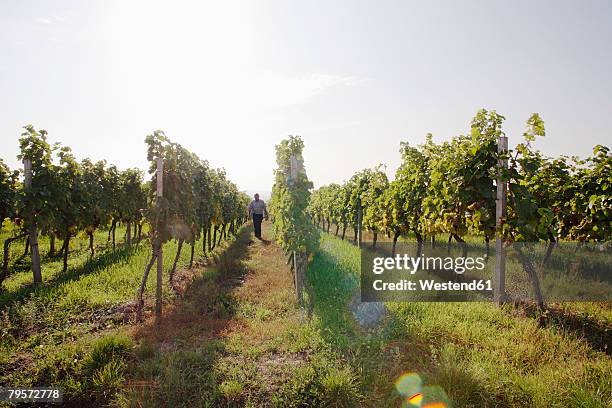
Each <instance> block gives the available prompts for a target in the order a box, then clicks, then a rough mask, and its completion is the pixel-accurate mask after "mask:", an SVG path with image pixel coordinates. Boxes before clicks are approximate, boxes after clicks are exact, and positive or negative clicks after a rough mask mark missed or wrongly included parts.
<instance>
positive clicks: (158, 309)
mask: <svg viewBox="0 0 612 408" xmlns="http://www.w3.org/2000/svg"><path fill="white" fill-rule="evenodd" d="M156 178H157V211H161V199H162V197H163V196H164V160H163V159H162V158H161V157H160V158H158V159H157V177H156ZM157 234H158V236H157V245H156V246H157V289H156V291H155V320H156V322H157V323H159V322H160V321H161V315H162V284H163V267H164V261H163V245H162V242H163V237H162V236H161V232H160V229H159V225H158V228H157Z"/></svg>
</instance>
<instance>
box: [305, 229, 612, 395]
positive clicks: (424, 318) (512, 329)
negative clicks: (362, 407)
mask: <svg viewBox="0 0 612 408" xmlns="http://www.w3.org/2000/svg"><path fill="white" fill-rule="evenodd" d="M358 273H359V250H358V249H357V248H355V247H354V246H352V245H351V244H349V243H347V242H344V241H341V240H339V239H337V238H335V237H332V236H329V235H325V234H323V236H322V238H321V250H320V252H319V253H318V254H317V255H316V256H315V259H314V260H313V262H312V264H311V266H310V270H309V278H310V281H311V282H313V285H314V292H315V299H317V300H318V302H316V303H315V311H317V312H318V314H320V315H321V316H322V320H323V323H324V325H326V326H328V327H329V329H330V330H329V339H328V341H329V342H330V343H332V344H333V345H334V347H336V348H337V349H338V350H340V351H341V352H342V353H343V354H347V355H352V356H353V360H352V361H351V364H352V365H353V366H354V367H355V368H357V369H361V370H358V372H362V373H363V378H362V379H361V380H362V384H364V386H365V389H363V390H362V392H363V393H364V394H365V395H368V396H369V397H370V399H375V398H376V395H377V393H378V392H379V390H384V389H385V387H384V383H385V381H386V382H388V383H393V382H394V381H395V378H393V377H390V376H389V375H384V374H383V378H378V379H377V378H371V375H370V374H369V373H372V370H374V371H376V368H377V362H381V361H382V362H384V361H385V360H387V361H388V366H387V367H386V369H385V370H383V371H382V372H387V373H394V372H395V373H397V372H400V371H404V372H417V373H419V374H420V375H421V376H422V377H423V379H424V381H425V383H427V384H429V385H436V386H439V387H441V388H442V389H443V390H444V391H445V392H446V394H447V395H448V396H449V397H450V399H451V400H452V401H453V405H454V406H465V407H472V406H473V407H485V406H491V407H496V406H507V407H521V406H534V407H566V406H575V407H580V406H600V407H605V406H610V404H612V380H611V379H612V360H611V358H610V357H609V356H608V355H606V354H604V353H602V352H599V351H595V350H593V349H592V348H591V347H590V346H589V344H588V343H587V342H585V341H584V340H583V339H581V338H579V337H578V336H576V335H575V334H573V333H571V332H566V331H563V330H561V329H558V328H556V327H546V328H540V327H538V323H537V321H536V320H534V319H530V318H527V317H519V316H515V314H514V312H513V310H512V309H511V308H510V307H506V308H497V307H495V306H494V305H492V304H490V303H484V302H479V303H388V304H387V307H388V310H389V315H388V317H387V320H386V322H385V324H384V326H383V327H382V328H381V329H380V330H379V331H378V332H377V333H375V334H374V335H372V337H368V335H365V339H368V338H370V341H369V342H367V341H366V343H365V346H366V347H367V350H368V352H367V353H364V354H362V353H360V351H361V350H360V348H359V344H358V343H357V339H360V338H364V336H361V337H360V336H359V335H358V333H356V329H355V328H354V326H353V325H352V324H351V323H350V318H348V317H347V316H346V311H345V310H346V307H345V305H346V302H347V301H348V300H349V298H350V293H351V292H352V291H354V290H356V289H357V287H358V283H357V282H358ZM351 285H353V288H351ZM321 300H322V301H323V303H321ZM377 341H378V342H380V346H379V347H376V344H377ZM390 346H392V347H394V348H395V351H394V358H393V361H389V359H388V356H387V353H386V351H385V350H389V348H390ZM379 373H381V371H379ZM377 382H378V383H379V384H378V387H377V386H376V383H377ZM387 390H388V391H389V392H391V393H392V390H389V388H387ZM390 400H391V399H390V395H388V396H387V398H385V397H384V393H383V394H382V399H380V401H381V405H383V406H384V404H385V403H384V401H387V403H389V402H388V401H390Z"/></svg>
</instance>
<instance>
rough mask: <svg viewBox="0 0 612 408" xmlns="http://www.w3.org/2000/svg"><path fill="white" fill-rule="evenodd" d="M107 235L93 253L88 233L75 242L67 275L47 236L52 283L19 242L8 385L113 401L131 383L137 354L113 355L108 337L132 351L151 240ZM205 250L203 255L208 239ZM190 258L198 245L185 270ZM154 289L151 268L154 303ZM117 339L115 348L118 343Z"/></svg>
mask: <svg viewBox="0 0 612 408" xmlns="http://www.w3.org/2000/svg"><path fill="white" fill-rule="evenodd" d="M106 234H107V233H106V232H105V231H99V232H97V233H96V236H95V242H96V245H97V248H96V250H97V251H96V255H95V256H94V257H93V258H92V257H91V256H90V253H89V251H88V249H87V241H86V239H85V237H78V238H76V239H73V240H72V243H71V252H70V256H69V267H68V270H67V272H65V273H63V272H62V259H61V257H57V258H55V257H54V258H50V257H48V256H47V249H48V239H47V238H45V237H42V238H41V239H40V248H41V257H42V274H43V281H44V284H43V285H42V286H40V287H38V288H35V287H34V286H33V285H32V272H31V270H30V265H29V262H30V259H29V257H22V256H21V255H22V254H23V250H24V242H23V241H21V242H15V243H13V245H12V247H11V263H10V276H9V278H8V279H7V280H6V281H5V282H4V285H3V288H2V291H1V292H0V384H7V385H18V386H22V387H25V386H33V385H45V384H46V385H50V384H53V385H58V386H61V387H63V388H64V389H65V392H66V395H65V398H66V399H67V400H68V401H73V402H75V403H76V401H90V400H91V401H94V402H95V401H98V402H100V403H102V402H103V401H109V400H111V399H112V398H113V396H114V395H115V393H116V391H117V390H119V389H120V388H121V387H122V386H123V383H124V382H125V377H124V374H125V372H126V370H127V369H128V363H129V361H131V360H130V359H131V357H130V355H131V354H130V353H127V354H126V353H121V357H120V358H119V357H117V356H115V357H117V358H115V357H113V358H110V360H108V359H107V357H108V356H107V355H106V354H105V353H106V352H104V347H107V346H108V345H107V346H105V345H104V344H105V343H104V342H103V339H104V336H107V335H110V336H119V337H117V338H118V339H120V342H119V346H120V347H123V348H126V349H127V348H129V347H128V346H127V345H126V343H125V339H126V333H127V330H128V326H127V325H126V323H130V319H133V313H129V310H130V305H131V304H132V303H134V301H135V298H136V291H137V288H138V286H139V285H140V282H141V280H142V274H143V272H144V268H145V266H146V264H147V262H148V260H149V257H150V245H149V244H148V241H146V240H143V241H142V242H141V243H140V245H138V246H133V247H132V248H126V247H125V246H124V245H123V239H122V237H123V235H124V230H123V229H120V228H117V238H118V243H117V244H118V245H117V249H116V250H115V251H113V250H112V246H110V245H109V246H107V244H106ZM4 238H5V237H4V236H0V239H4ZM57 245H58V247H59V246H61V241H59V242H58V243H57ZM222 246H225V245H222ZM58 249H59V248H58ZM197 249H198V251H197V254H198V256H201V242H200V243H199V246H198V247H197ZM176 250H177V244H176V243H175V242H169V243H167V244H165V245H164V299H165V301H166V302H169V301H171V300H172V299H173V298H174V294H173V292H172V291H171V290H169V288H168V282H167V281H168V276H167V272H168V270H169V268H170V267H171V265H172V261H173V259H174V256H175V254H176ZM189 256H190V247H189V246H184V248H183V251H182V254H181V257H180V261H179V267H184V266H186V265H187V264H188V262H189ZM154 292H155V274H154V273H151V274H150V275H149V279H148V281H147V288H146V294H145V296H146V298H147V299H149V300H148V302H147V304H148V308H150V307H151V306H152V298H153V297H154ZM100 339H102V340H100ZM100 341H102V343H100ZM109 341H110V340H109ZM109 344H110V346H108V347H111V348H112V347H114V346H112V344H114V343H112V341H111V343H109ZM124 346H125V347H124ZM97 350H98V351H97ZM100 350H102V351H100ZM107 360H108V361H107Z"/></svg>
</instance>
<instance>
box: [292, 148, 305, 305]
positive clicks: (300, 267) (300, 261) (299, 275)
mask: <svg viewBox="0 0 612 408" xmlns="http://www.w3.org/2000/svg"><path fill="white" fill-rule="evenodd" d="M289 164H290V166H289V167H290V168H289V186H290V188H293V186H294V184H295V183H296V182H297V179H298V174H299V168H298V167H299V164H298V160H297V157H295V155H293V154H292V155H291V157H290V159H289ZM304 255H305V254H304V253H303V252H301V251H293V272H294V279H295V296H296V299H297V302H298V304H299V306H300V308H302V309H303V307H304V269H305V264H304V258H305V256H304Z"/></svg>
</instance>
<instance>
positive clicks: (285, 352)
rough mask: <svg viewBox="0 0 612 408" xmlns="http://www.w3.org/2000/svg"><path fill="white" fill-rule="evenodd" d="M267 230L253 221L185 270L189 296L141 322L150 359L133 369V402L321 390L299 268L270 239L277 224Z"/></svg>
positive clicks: (239, 398) (271, 400)
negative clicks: (256, 233)
mask: <svg viewBox="0 0 612 408" xmlns="http://www.w3.org/2000/svg"><path fill="white" fill-rule="evenodd" d="M263 236H264V237H265V238H267V240H265V241H260V240H257V239H255V238H254V237H253V234H252V228H251V227H245V228H243V229H242V231H241V234H240V235H239V236H238V237H237V238H236V240H234V241H233V242H232V243H231V244H229V246H228V247H227V248H226V249H225V250H224V251H223V252H221V254H220V255H218V256H217V257H216V258H215V259H214V260H211V261H210V262H209V263H210V264H209V265H202V266H201V267H199V268H194V269H193V270H192V271H183V272H182V275H181V276H182V279H183V281H184V282H183V286H184V292H183V295H182V297H181V298H180V299H179V300H177V302H175V304H174V305H172V306H170V307H168V308H166V312H165V313H164V318H163V321H162V323H161V326H159V327H156V326H155V325H153V324H152V322H151V323H149V324H147V325H145V326H144V327H142V328H140V329H136V332H134V333H133V335H134V337H135V338H136V339H137V340H138V342H139V343H140V344H141V346H140V347H141V348H142V349H143V350H144V351H142V352H139V353H138V354H142V355H143V356H144V358H141V359H139V361H137V362H136V364H135V367H134V368H133V370H132V371H133V373H134V375H133V376H132V384H134V385H135V387H133V388H132V390H131V392H130V393H129V395H128V398H127V399H128V400H129V401H131V403H132V404H130V405H132V406H138V405H146V406H149V405H150V406H164V404H168V403H169V401H173V399H174V398H176V400H175V401H174V402H173V404H174V405H183V404H182V403H183V402H185V399H187V400H189V401H190V403H193V402H194V401H199V402H200V403H201V402H205V404H204V405H206V404H213V406H224V405H230V406H243V405H245V404H246V405H250V404H255V406H278V405H287V404H288V405H292V406H295V405H299V401H300V399H301V398H302V399H304V398H305V399H309V398H313V396H312V395H311V394H312V393H313V392H314V391H312V390H310V388H312V387H314V384H315V382H316V381H315V380H316V377H317V375H318V373H316V372H315V371H317V369H316V367H313V362H312V361H311V355H312V354H313V352H314V351H315V350H316V349H317V347H318V344H317V343H318V342H319V339H318V337H317V336H315V335H313V333H311V330H312V329H311V327H310V326H309V325H304V324H302V323H301V322H300V311H299V309H298V307H297V304H296V301H295V296H294V290H293V279H292V274H291V271H290V270H289V267H288V266H287V265H286V262H285V257H284V255H283V253H282V250H281V249H280V248H279V247H278V246H277V245H276V244H275V243H273V242H271V241H270V240H271V239H272V233H271V225H270V224H269V223H264V225H263ZM185 353H191V354H189V355H188V358H187V360H188V361H184V359H185V358H186V355H185ZM151 360H152V361H151ZM175 361H177V362H176V366H173V362H175ZM189 365H194V366H195V367H193V368H194V369H197V372H194V371H193V370H191V369H189V367H188V366H189ZM151 366H154V367H156V369H155V370H151ZM185 366H187V368H186V367H185ZM324 372H325V371H321V373H324ZM204 373H206V375H204ZM305 376H306V377H305ZM311 377H312V378H311ZM170 383H171V384H174V385H173V386H172V387H171V386H170V385H169V384H170ZM147 388H149V389H152V390H155V391H154V392H153V393H151V392H150V391H146V389H147ZM193 390H199V391H197V392H195V391H193ZM191 393H193V395H194V397H190V395H191ZM196 395H197V397H195V396H196ZM193 398H196V399H195V400H194V399H193ZM198 398H199V399H198ZM296 401H297V402H298V403H297V404H296ZM302 402H306V400H303V401H302Z"/></svg>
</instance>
